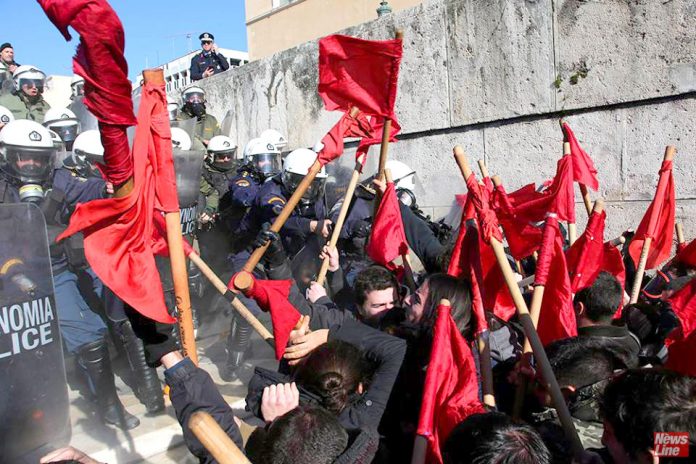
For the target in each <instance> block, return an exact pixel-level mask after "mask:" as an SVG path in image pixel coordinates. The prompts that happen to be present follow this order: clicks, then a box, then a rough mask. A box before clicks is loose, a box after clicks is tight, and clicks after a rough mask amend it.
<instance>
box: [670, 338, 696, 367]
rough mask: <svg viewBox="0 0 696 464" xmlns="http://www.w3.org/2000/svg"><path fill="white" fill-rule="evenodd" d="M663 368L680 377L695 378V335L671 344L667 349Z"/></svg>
mask: <svg viewBox="0 0 696 464" xmlns="http://www.w3.org/2000/svg"><path fill="white" fill-rule="evenodd" d="M668 353H669V354H668V355H667V362H666V363H665V367H666V368H667V369H672V370H673V371H676V372H679V373H680V374H682V375H688V376H691V377H696V362H694V359H696V333H692V334H691V336H689V338H686V339H684V340H678V341H675V342H673V343H671V344H670V345H669V347H668Z"/></svg>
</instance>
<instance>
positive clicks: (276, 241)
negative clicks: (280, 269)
mask: <svg viewBox="0 0 696 464" xmlns="http://www.w3.org/2000/svg"><path fill="white" fill-rule="evenodd" d="M266 244H268V249H266V253H264V255H263V258H264V260H266V262H267V263H268V264H269V265H270V266H271V267H273V266H277V265H279V264H282V263H283V261H285V259H286V258H287V255H286V253H285V248H283V242H282V241H281V240H280V235H279V234H278V232H273V231H272V230H271V224H269V223H268V222H267V223H265V224H264V225H263V226H262V227H261V230H260V231H259V233H258V234H257V235H256V238H255V239H254V242H253V244H252V246H253V247H254V248H260V247H262V246H266Z"/></svg>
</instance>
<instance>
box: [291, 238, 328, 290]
mask: <svg viewBox="0 0 696 464" xmlns="http://www.w3.org/2000/svg"><path fill="white" fill-rule="evenodd" d="M324 245H325V240H324V239H323V238H320V237H319V236H318V235H314V234H312V235H310V236H309V238H308V239H307V241H306V242H305V246H303V247H302V249H300V251H298V252H297V254H296V255H295V257H294V258H292V261H291V262H290V267H291V269H292V276H293V277H294V278H295V282H297V288H299V289H300V292H301V293H302V294H303V295H304V292H305V290H307V289H308V288H309V284H310V283H311V282H312V281H313V280H317V275H319V270H320V269H321V259H319V253H321V249H322V248H323V247H324Z"/></svg>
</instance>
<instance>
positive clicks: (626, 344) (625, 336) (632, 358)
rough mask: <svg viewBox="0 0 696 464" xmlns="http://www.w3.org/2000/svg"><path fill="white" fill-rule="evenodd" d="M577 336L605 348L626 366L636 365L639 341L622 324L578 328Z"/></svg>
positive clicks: (592, 344)
mask: <svg viewBox="0 0 696 464" xmlns="http://www.w3.org/2000/svg"><path fill="white" fill-rule="evenodd" d="M578 338H579V339H585V340H587V342H588V343H589V344H590V345H591V346H600V347H604V348H607V349H608V350H610V351H611V352H613V353H614V354H616V356H617V357H618V358H619V359H621V360H622V361H623V362H624V364H626V367H627V368H633V367H638V353H639V352H640V342H639V341H638V337H636V336H635V335H633V334H632V333H631V332H630V331H629V330H628V329H627V328H626V326H624V325H620V326H616V325H593V326H589V327H580V328H578Z"/></svg>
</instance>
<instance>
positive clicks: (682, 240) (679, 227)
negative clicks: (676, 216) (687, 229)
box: [674, 222, 686, 245]
mask: <svg viewBox="0 0 696 464" xmlns="http://www.w3.org/2000/svg"><path fill="white" fill-rule="evenodd" d="M674 230H675V231H676V232H677V243H678V244H679V245H683V244H684V243H686V239H685V238H684V227H683V226H682V223H681V222H677V223H676V224H675V225H674Z"/></svg>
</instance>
